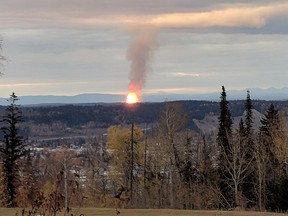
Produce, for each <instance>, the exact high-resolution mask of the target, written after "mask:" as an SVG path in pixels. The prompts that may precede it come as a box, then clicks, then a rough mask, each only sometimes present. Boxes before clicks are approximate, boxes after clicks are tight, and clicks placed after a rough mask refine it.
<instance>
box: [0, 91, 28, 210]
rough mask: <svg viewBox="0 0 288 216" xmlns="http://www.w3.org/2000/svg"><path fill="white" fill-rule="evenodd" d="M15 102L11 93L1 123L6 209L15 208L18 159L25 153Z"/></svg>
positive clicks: (19, 115)
mask: <svg viewBox="0 0 288 216" xmlns="http://www.w3.org/2000/svg"><path fill="white" fill-rule="evenodd" d="M17 101H18V98H17V96H16V95H15V93H12V95H11V96H10V98H9V99H8V102H9V103H10V105H9V106H7V108H6V114H5V116H4V117H3V119H2V121H1V122H2V125H3V126H2V127H1V131H2V133H3V140H2V142H1V144H0V152H1V156H2V157H1V158H2V160H3V162H2V164H3V173H4V185H5V188H4V190H5V196H6V202H5V203H6V206H7V207H15V206H17V202H16V197H17V189H18V186H19V159H20V158H21V157H23V156H24V155H25V154H26V153H27V150H26V145H25V143H24V141H23V137H22V136H20V135H19V123H20V122H22V121H23V117H22V112H21V110H20V108H19V105H17V104H16V102H17Z"/></svg>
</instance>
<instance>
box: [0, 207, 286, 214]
mask: <svg viewBox="0 0 288 216" xmlns="http://www.w3.org/2000/svg"><path fill="white" fill-rule="evenodd" d="M120 211H121V213H120V214H119V216H121V215H123V216H148V215H149V216H166V215H168V216H169V215H170V216H174V215H176V216H284V215H285V216H287V214H280V213H268V212H252V211H249V212H245V211H188V210H172V209H121V210H120ZM17 212H18V216H21V209H7V208H0V216H15V215H16V213H17ZM74 213H76V212H74ZM80 213H81V214H84V215H85V216H111V215H116V212H115V209H101V208H84V209H81V211H80V212H79V213H78V216H79V215H80ZM63 215H64V213H63V212H62V213H59V214H58V216H63Z"/></svg>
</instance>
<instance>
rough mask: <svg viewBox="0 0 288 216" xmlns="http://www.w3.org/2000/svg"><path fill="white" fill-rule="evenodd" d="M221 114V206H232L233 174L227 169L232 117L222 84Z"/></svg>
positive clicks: (229, 156) (219, 131) (219, 138)
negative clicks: (231, 183) (231, 182)
mask: <svg viewBox="0 0 288 216" xmlns="http://www.w3.org/2000/svg"><path fill="white" fill-rule="evenodd" d="M220 99H221V101H220V116H219V118H218V120H219V129H218V135H217V142H218V145H219V150H220V153H219V178H220V179H219V180H220V181H219V188H220V192H221V197H222V201H221V207H223V208H230V207H232V205H233V201H232V199H233V198H232V197H233V194H232V193H231V190H230V186H229V183H228V179H231V175H230V173H229V171H228V170H227V165H226V164H227V160H230V158H231V157H232V155H231V144H230V140H231V136H232V118H231V113H230V110H229V107H228V104H229V102H228V101H227V95H226V91H225V87H224V86H222V93H221V97H220Z"/></svg>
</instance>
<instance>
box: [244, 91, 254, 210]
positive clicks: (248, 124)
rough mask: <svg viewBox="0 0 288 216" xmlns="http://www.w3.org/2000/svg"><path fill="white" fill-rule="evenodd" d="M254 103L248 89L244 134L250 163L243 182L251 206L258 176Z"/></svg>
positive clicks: (246, 157) (246, 158)
mask: <svg viewBox="0 0 288 216" xmlns="http://www.w3.org/2000/svg"><path fill="white" fill-rule="evenodd" d="M252 109H253V105H252V100H251V97H250V91H249V90H247V97H246V101H245V125H244V134H245V137H246V143H245V145H246V149H247V153H246V156H245V160H246V163H247V164H249V169H247V173H246V176H247V177H246V179H245V181H244V184H243V194H244V196H245V197H246V203H247V207H248V208H251V207H253V206H254V205H255V204H256V195H255V186H256V178H255V175H254V172H255V169H256V165H255V160H254V159H255V155H254V153H255V146H254V138H253V134H254V131H253V110H252Z"/></svg>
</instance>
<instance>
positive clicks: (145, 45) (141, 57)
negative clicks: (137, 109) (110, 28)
mask: <svg viewBox="0 0 288 216" xmlns="http://www.w3.org/2000/svg"><path fill="white" fill-rule="evenodd" d="M130 30H131V31H130V32H131V34H132V36H133V40H132V42H131V44H130V46H129V48H128V50H127V59H128V60H129V61H131V68H130V82H129V86H128V88H129V91H130V92H135V93H136V94H137V96H138V97H141V91H142V89H143V87H144V86H145V84H146V76H147V73H149V71H151V65H150V63H151V58H152V54H153V50H154V49H155V48H156V47H157V43H156V29H155V28H153V27H151V26H147V25H140V26H138V27H134V28H133V29H130Z"/></svg>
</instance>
